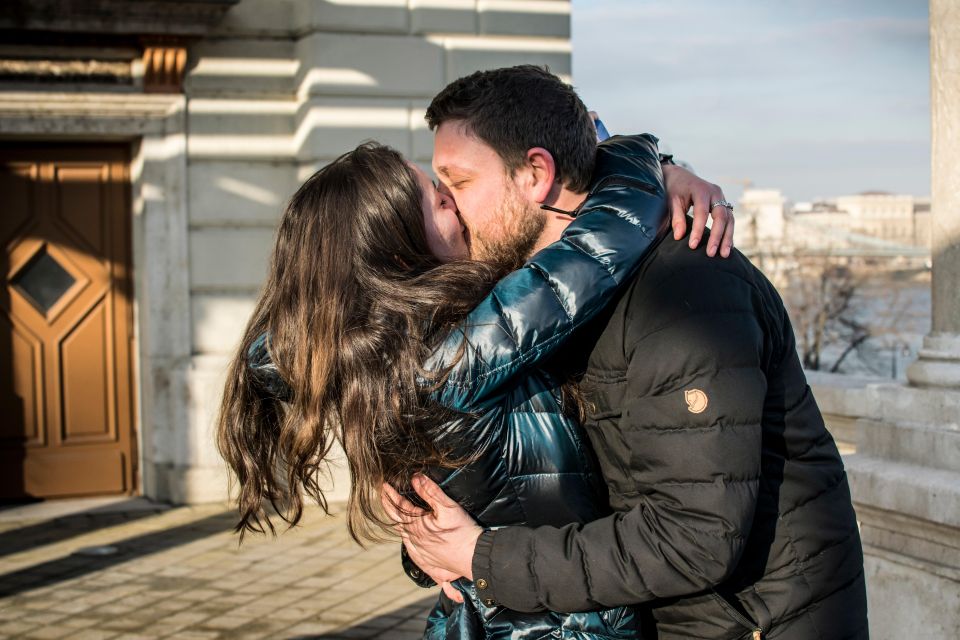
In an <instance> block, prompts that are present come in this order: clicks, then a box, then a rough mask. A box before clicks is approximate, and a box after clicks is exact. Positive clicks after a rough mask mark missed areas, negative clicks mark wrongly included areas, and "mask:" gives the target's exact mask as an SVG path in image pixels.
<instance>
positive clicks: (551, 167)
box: [525, 147, 557, 202]
mask: <svg viewBox="0 0 960 640" xmlns="http://www.w3.org/2000/svg"><path fill="white" fill-rule="evenodd" d="M525 168H526V170H527V184H526V185H525V187H526V189H527V190H528V192H527V195H529V196H530V199H531V200H533V201H534V202H544V201H545V200H547V199H548V196H549V195H550V193H551V191H553V190H554V188H555V187H556V186H557V185H556V180H557V164H556V162H554V160H553V154H552V153H550V152H549V151H547V150H546V149H544V148H543V147H533V148H532V149H527V162H526V167H525Z"/></svg>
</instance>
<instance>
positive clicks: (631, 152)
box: [427, 134, 666, 411]
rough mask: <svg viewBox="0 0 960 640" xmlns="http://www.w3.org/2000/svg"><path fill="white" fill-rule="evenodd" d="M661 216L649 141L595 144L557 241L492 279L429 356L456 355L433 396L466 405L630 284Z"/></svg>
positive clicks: (491, 394) (434, 366)
mask: <svg viewBox="0 0 960 640" xmlns="http://www.w3.org/2000/svg"><path fill="white" fill-rule="evenodd" d="M665 216H666V195H665V192H664V188H663V174H662V173H661V169H660V162H659V158H658V150H657V140H656V138H654V137H653V136H651V135H647V134H644V135H639V136H618V137H615V138H611V139H609V140H607V141H605V142H603V143H601V144H600V145H599V146H598V151H597V164H596V169H595V172H594V184H593V187H592V188H591V191H590V194H589V195H588V197H587V200H586V201H585V202H584V204H583V206H582V207H581V209H580V213H579V215H578V216H577V218H576V220H574V221H573V222H572V223H570V225H569V226H568V227H567V228H566V230H565V231H564V232H563V235H562V237H561V239H560V240H559V241H557V242H555V243H553V244H551V245H550V246H548V247H546V248H545V249H543V250H542V251H540V252H539V253H537V254H536V255H534V256H533V257H532V258H531V259H530V260H529V261H528V262H527V263H526V264H525V265H524V267H523V268H521V269H519V270H517V271H515V272H513V273H511V274H510V275H508V276H507V277H506V278H504V279H503V280H501V281H500V282H499V283H497V285H496V286H495V287H494V289H493V291H492V292H491V293H490V295H488V296H487V297H486V298H485V299H484V300H483V301H481V303H480V304H479V305H478V306H477V308H476V309H474V310H473V311H472V312H471V313H470V315H469V316H468V318H467V319H466V321H465V322H464V323H463V326H462V328H461V329H460V330H458V331H455V332H453V333H451V334H450V335H449V336H448V337H447V338H446V340H445V341H444V342H443V343H442V344H441V346H440V347H439V348H438V350H437V351H436V352H435V353H434V354H433V356H432V357H431V358H430V360H428V362H427V369H428V370H433V371H440V370H442V369H444V368H445V367H446V366H448V365H449V363H451V362H456V364H455V365H454V367H453V368H452V369H451V372H450V376H449V378H448V382H447V384H446V385H444V387H443V389H442V390H441V391H440V392H439V394H438V395H439V400H440V401H441V402H442V403H443V404H445V405H447V406H449V407H451V408H453V409H455V410H458V411H471V410H474V409H476V408H478V407H481V406H483V405H484V404H485V403H487V402H489V401H491V400H492V399H493V398H496V397H497V396H498V395H499V394H501V393H502V392H503V391H504V390H505V389H507V388H509V387H510V386H511V385H512V384H513V383H514V382H515V381H516V380H517V378H518V377H519V376H523V375H524V374H525V372H527V371H528V370H529V369H530V367H532V366H534V365H535V364H536V363H538V362H540V361H542V360H543V359H545V358H546V357H548V356H549V355H550V354H552V353H553V352H554V351H555V350H556V349H557V348H558V347H559V346H561V345H562V344H563V341H564V339H565V338H567V337H568V336H569V335H570V333H571V332H573V331H574V330H575V329H576V328H577V327H579V326H580V325H582V324H584V323H585V322H587V321H589V320H590V319H591V318H593V317H594V316H595V315H596V314H597V313H598V312H599V311H601V310H602V309H603V308H604V306H605V304H606V303H607V301H609V300H610V298H611V296H612V295H613V294H614V293H616V291H617V290H618V289H619V288H620V287H621V285H623V284H624V283H625V282H628V281H629V279H630V275H631V274H633V273H635V271H636V269H637V267H638V266H639V265H640V263H641V261H642V259H643V257H644V256H645V255H646V254H647V252H648V250H649V249H650V247H651V246H652V244H653V241H654V240H655V238H656V235H657V232H658V229H659V228H660V226H661V224H662V223H663V221H664V219H665ZM464 340H466V349H465V352H464V355H463V357H462V358H461V359H460V360H459V361H457V360H456V356H457V354H458V352H459V351H460V347H461V344H462V342H463V341H464Z"/></svg>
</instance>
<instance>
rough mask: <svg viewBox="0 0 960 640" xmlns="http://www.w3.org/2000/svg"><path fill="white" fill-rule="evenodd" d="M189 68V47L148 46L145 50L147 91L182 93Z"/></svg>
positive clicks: (144, 65) (144, 70)
mask: <svg viewBox="0 0 960 640" xmlns="http://www.w3.org/2000/svg"><path fill="white" fill-rule="evenodd" d="M186 68H187V48H186V47H184V46H177V45H153V46H146V47H144V50H143V90H144V92H145V93H180V92H181V91H183V75H184V72H185V71H186Z"/></svg>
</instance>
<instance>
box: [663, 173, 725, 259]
mask: <svg viewBox="0 0 960 640" xmlns="http://www.w3.org/2000/svg"><path fill="white" fill-rule="evenodd" d="M663 184H664V186H665V187H666V189H667V200H668V202H669V203H670V209H671V211H670V213H671V216H672V221H671V226H672V227H673V237H674V239H675V240H679V239H680V238H682V237H683V236H684V234H685V233H686V232H687V210H688V209H690V207H691V206H693V229H692V231H691V232H690V248H691V249H696V248H697V246H698V245H699V244H700V239H701V238H703V231H704V229H705V228H706V226H707V216H708V215H709V216H710V217H712V218H713V226H712V227H711V230H710V244H708V245H707V255H708V256H710V257H713V256H715V255H717V249H718V248H719V250H720V255H721V256H723V257H724V258H728V257H730V251H731V250H732V249H733V210H732V208H727V207H725V206H722V205H719V204H718V205H716V206H712V205H713V204H714V203H716V202H718V201H721V200H723V201H725V200H726V198H724V197H723V190H721V189H720V187H718V186H717V185H715V184H712V183H710V182H707V181H706V180H702V179H700V178H698V177H697V176H696V175H694V174H693V173H691V172H690V171H687V170H686V169H684V168H683V167H679V166H677V165H674V164H665V165H663Z"/></svg>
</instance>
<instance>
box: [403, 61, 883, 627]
mask: <svg viewBox="0 0 960 640" xmlns="http://www.w3.org/2000/svg"><path fill="white" fill-rule="evenodd" d="M571 100H574V101H576V102H577V103H579V100H578V99H577V98H576V96H575V94H573V92H572V90H570V89H569V87H566V85H563V83H561V82H560V81H559V80H558V79H556V78H554V77H553V76H550V75H549V74H547V73H545V72H543V71H542V70H538V69H536V68H532V67H519V68H512V69H500V70H496V71H491V72H480V73H477V74H474V75H472V76H469V77H467V78H463V79H460V80H458V81H456V82H454V83H452V84H451V85H450V86H449V87H447V88H446V89H445V90H444V91H443V92H441V93H440V94H439V95H438V96H437V97H436V98H435V99H434V101H433V103H432V104H431V106H430V108H429V109H428V111H427V120H428V122H429V124H430V126H431V129H433V130H435V131H436V138H435V147H434V167H435V170H436V172H437V175H438V176H439V177H440V179H441V180H442V181H443V183H444V184H445V185H447V186H448V187H449V189H450V191H451V193H452V195H453V197H454V198H455V199H456V202H457V206H458V207H459V209H460V211H461V214H462V216H463V220H464V223H465V224H466V226H467V228H468V230H469V233H470V240H471V243H472V245H473V249H475V250H476V253H477V254H478V255H479V256H480V257H501V256H509V255H510V253H511V251H513V252H515V253H516V252H518V253H523V254H524V255H526V254H527V253H529V252H531V251H535V250H536V249H537V248H539V247H542V246H544V245H546V244H548V243H550V242H552V241H553V240H555V239H556V238H557V237H558V236H559V233H560V231H562V229H563V228H564V226H565V224H567V223H569V220H570V219H571V217H570V216H571V215H572V214H573V213H574V212H575V210H576V208H577V206H579V204H580V203H581V202H582V201H583V199H584V197H585V193H584V191H585V189H586V184H587V180H588V178H587V177H586V176H588V175H589V171H587V169H589V168H590V166H591V164H590V163H591V158H590V157H589V154H588V153H587V152H586V151H585V150H586V149H587V139H588V138H589V137H590V136H592V135H593V130H592V128H591V127H590V126H589V123H586V124H585V123H584V122H582V121H581V120H582V118H581V117H576V118H574V119H573V120H575V121H570V122H565V123H562V122H559V121H558V118H557V115H558V114H557V113H554V111H557V112H558V113H564V111H563V110H564V106H563V105H564V104H566V102H565V101H571ZM579 112H580V110H577V111H576V113H579ZM490 201H494V202H500V203H501V205H502V206H500V207H498V208H497V209H496V211H495V213H492V214H490V213H485V212H484V210H483V209H481V203H483V202H490ZM723 204H725V203H723ZM683 208H685V207H683ZM543 209H546V210H547V211H550V212H551V213H552V214H553V215H550V216H547V217H545V218H544V217H543V216H542V215H539V214H540V211H541V210H543ZM525 216H527V217H531V218H533V219H534V220H535V221H536V220H537V219H540V222H535V223H531V222H530V220H528V219H525ZM731 222H732V221H731ZM694 233H696V232H695V231H694ZM718 236H720V234H719V233H718V232H717V230H716V225H715V229H714V232H713V233H711V234H710V236H709V238H708V250H707V251H703V250H700V251H686V250H684V251H678V250H677V246H678V245H679V243H675V242H660V243H659V244H658V245H657V247H656V248H654V249H653V250H652V252H651V256H650V258H649V259H648V260H647V262H646V263H645V265H644V266H643V267H641V271H640V273H639V275H638V276H637V277H636V279H635V281H634V282H633V284H632V286H628V287H627V291H626V292H625V293H624V294H623V295H622V296H621V297H620V298H619V299H618V300H615V301H612V302H611V308H610V310H609V312H608V314H606V316H605V318H604V319H603V320H602V321H600V322H599V323H598V324H597V325H596V326H595V327H593V328H592V330H591V331H585V332H583V335H581V336H580V340H579V342H577V343H576V344H574V345H571V346H572V347H579V349H580V350H581V351H585V352H587V353H588V357H587V367H586V373H585V375H584V377H583V388H584V391H585V395H586V396H587V397H588V399H589V400H590V404H592V405H593V406H592V407H591V408H590V411H589V418H588V420H587V422H586V425H585V426H586V429H587V432H588V435H589V436H590V440H591V443H592V444H593V446H594V449H595V451H596V453H597V456H598V458H599V461H600V465H601V469H602V471H603V474H604V478H605V480H606V482H607V486H608V489H609V495H610V503H611V506H612V507H613V509H614V511H615V513H614V514H613V515H611V516H609V517H606V518H602V519H600V520H597V521H594V522H591V523H588V524H586V525H570V526H567V527H563V528H552V527H541V528H538V529H530V528H524V527H505V528H500V529H496V530H486V531H485V530H482V529H481V528H480V527H479V526H478V525H476V524H475V523H474V522H473V520H472V519H471V518H470V517H469V515H467V514H466V512H464V511H463V510H462V509H460V507H458V506H457V505H456V504H455V503H454V502H453V501H451V500H449V499H447V498H446V496H444V495H443V493H442V491H440V489H439V487H437V486H436V485H435V484H433V483H432V482H431V481H430V480H428V479H427V478H424V477H418V478H417V479H415V482H414V487H415V489H416V490H417V492H418V493H419V494H420V495H421V497H422V498H423V499H424V500H425V501H426V502H427V503H428V504H429V505H430V506H431V509H432V513H429V514H427V513H424V512H422V511H418V510H417V509H416V508H415V507H414V506H413V505H412V504H410V503H409V502H406V501H404V500H402V498H400V496H398V495H397V494H396V492H394V491H393V490H392V489H391V488H390V487H388V486H385V487H384V494H385V500H384V505H385V508H386V509H387V510H388V512H390V513H391V514H392V515H393V517H394V518H395V519H396V520H397V521H398V522H400V523H402V527H401V533H402V537H403V539H404V542H405V544H406V547H407V549H408V551H409V553H410V556H411V558H412V559H413V560H414V561H415V562H416V563H417V564H418V565H419V566H420V567H421V568H422V569H424V570H425V571H426V572H427V573H429V574H430V575H431V576H433V577H434V578H435V579H437V580H438V581H439V582H444V581H450V580H454V579H457V578H459V577H461V576H463V577H466V578H467V579H469V580H472V581H473V584H474V586H475V588H476V589H477V592H478V593H479V594H481V597H482V598H484V599H485V602H486V603H487V604H488V605H491V606H492V605H495V604H499V605H502V606H504V607H506V608H510V609H515V610H519V611H538V610H543V609H552V610H555V611H578V610H589V609H593V608H598V607H608V606H616V605H623V604H641V603H645V604H646V609H647V610H648V611H649V614H650V615H651V616H652V618H653V619H654V621H655V624H656V629H657V632H658V634H659V637H661V638H691V637H707V638H740V637H751V636H752V637H754V638H759V637H768V638H783V639H793V638H797V639H799V638H837V639H840V638H860V637H866V635H867V630H866V602H865V591H864V581H863V559H862V551H861V547H860V540H859V534H858V532H857V525H856V520H855V517H854V513H853V508H852V505H851V501H850V494H849V489H848V487H847V483H846V477H845V474H844V471H843V464H842V462H841V460H840V456H839V453H838V452H837V449H836V446H835V444H834V442H833V439H832V438H831V437H830V435H829V433H828V432H827V431H826V429H825V427H824V425H823V420H822V417H821V416H820V412H819V409H818V408H817V406H816V402H815V401H814V399H813V396H812V395H811V393H810V390H809V388H808V387H807V385H806V381H805V379H804V375H803V371H802V369H801V367H800V363H799V360H798V358H797V354H796V349H795V345H794V337H793V331H792V329H791V327H790V323H789V319H788V318H787V314H786V312H785V310H784V308H783V304H782V302H781V301H780V298H779V296H778V295H777V293H776V291H775V290H774V289H773V287H772V285H770V283H769V282H768V281H767V280H766V279H765V278H764V277H763V276H762V274H760V273H759V271H757V270H756V269H755V268H754V267H753V266H752V265H751V264H750V263H749V261H747V260H746V259H745V258H744V257H743V256H742V255H741V254H739V253H737V252H733V254H732V256H731V258H730V259H729V260H724V261H715V260H709V259H707V257H706V256H707V254H709V253H712V252H715V251H716V249H717V248H719V249H720V251H721V253H729V238H728V236H727V232H726V231H725V232H724V234H723V236H722V238H721V237H718ZM693 239H694V238H691V240H693ZM718 336H721V337H722V338H720V339H718V338H717V337H718ZM568 351H569V349H568ZM397 503H399V504H401V506H402V507H404V509H405V510H406V511H407V512H408V513H409V512H414V513H419V515H420V517H414V518H409V517H404V516H403V515H402V514H401V513H399V512H397V511H396V510H395V509H394V506H393V505H394V504H397Z"/></svg>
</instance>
